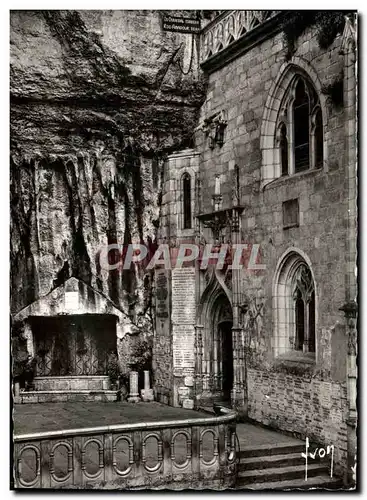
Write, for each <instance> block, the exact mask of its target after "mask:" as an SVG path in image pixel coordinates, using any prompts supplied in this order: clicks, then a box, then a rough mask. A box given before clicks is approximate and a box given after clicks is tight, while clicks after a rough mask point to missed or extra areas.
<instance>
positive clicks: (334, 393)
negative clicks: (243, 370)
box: [248, 369, 347, 474]
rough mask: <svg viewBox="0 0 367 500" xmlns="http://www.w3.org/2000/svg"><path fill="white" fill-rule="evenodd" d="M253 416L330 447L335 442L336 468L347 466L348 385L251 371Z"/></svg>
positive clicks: (249, 377)
mask: <svg viewBox="0 0 367 500" xmlns="http://www.w3.org/2000/svg"><path fill="white" fill-rule="evenodd" d="M248 395H249V414H248V416H249V418H251V419H253V420H256V421H257V422H261V423H262V424H264V425H267V426H270V427H272V428H274V429H281V430H283V431H287V432H289V433H292V434H294V435H296V436H298V437H301V438H302V439H305V438H306V437H308V438H309V440H310V441H311V442H315V443H318V444H320V445H324V447H327V446H329V445H332V444H333V445H334V470H335V473H336V474H341V473H342V471H343V470H345V469H346V467H347V425H346V419H347V411H346V409H347V394H346V386H345V384H343V385H342V384H337V383H335V382H332V381H330V380H328V381H322V380H319V379H316V378H304V377H302V376H301V377H300V376H295V375H287V374H284V373H281V372H274V371H273V370H270V371H262V370H254V369H250V370H249V371H248Z"/></svg>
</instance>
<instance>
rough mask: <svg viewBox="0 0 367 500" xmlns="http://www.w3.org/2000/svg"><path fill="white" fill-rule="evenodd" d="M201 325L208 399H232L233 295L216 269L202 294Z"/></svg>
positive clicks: (204, 388) (202, 372) (199, 309)
mask: <svg viewBox="0 0 367 500" xmlns="http://www.w3.org/2000/svg"><path fill="white" fill-rule="evenodd" d="M197 319H198V321H197V324H198V325H201V336H202V339H201V342H199V344H200V345H201V353H198V355H199V356H200V357H201V377H202V387H203V390H204V393H205V398H209V399H210V398H211V397H212V396H217V395H220V396H221V398H222V399H225V400H230V397H231V390H232V388H233V378H234V373H233V343H232V342H233V340H232V326H233V315H232V297H231V294H230V291H229V290H225V288H223V287H222V285H221V283H220V282H219V281H218V279H217V277H216V275H215V271H214V270H213V272H212V275H211V277H210V280H209V282H208V284H207V286H206V288H205V290H204V292H203V294H202V297H201V300H200V305H199V308H198V317H197Z"/></svg>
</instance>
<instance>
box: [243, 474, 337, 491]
mask: <svg viewBox="0 0 367 500" xmlns="http://www.w3.org/2000/svg"><path fill="white" fill-rule="evenodd" d="M342 488H343V484H342V481H341V480H340V479H338V478H334V477H333V478H331V477H330V476H325V475H321V476H314V477H310V478H308V479H307V481H305V480H304V479H292V480H289V481H285V480H283V481H268V482H265V483H251V484H247V485H243V486H237V488H236V489H238V490H241V489H249V490H260V491H261V490H272V491H276V490H282V491H284V490H295V489H299V490H309V489H323V490H335V489H342Z"/></svg>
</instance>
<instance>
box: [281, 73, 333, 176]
mask: <svg viewBox="0 0 367 500" xmlns="http://www.w3.org/2000/svg"><path fill="white" fill-rule="evenodd" d="M277 130H278V137H277V139H278V148H279V162H278V165H279V174H278V175H282V176H284V175H291V174H294V173H298V172H302V171H304V170H308V169H310V168H319V167H321V166H322V164H323V158H324V153H323V150H324V137H323V123H322V112H321V107H320V103H319V98H318V96H317V93H316V91H315V89H314V88H313V86H312V85H311V83H310V82H309V81H308V80H307V79H306V78H304V77H303V76H299V75H296V76H295V77H294V79H293V81H292V82H291V84H290V85H289V88H288V90H287V92H286V94H285V97H284V98H283V104H282V107H281V112H280V113H279V116H278V125H277Z"/></svg>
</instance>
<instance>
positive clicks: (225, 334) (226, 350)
mask: <svg viewBox="0 0 367 500" xmlns="http://www.w3.org/2000/svg"><path fill="white" fill-rule="evenodd" d="M219 329H220V337H221V354H222V356H221V357H222V390H223V397H224V399H225V400H226V401H230V399H231V391H232V388H233V346H232V321H222V322H221V323H219Z"/></svg>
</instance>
